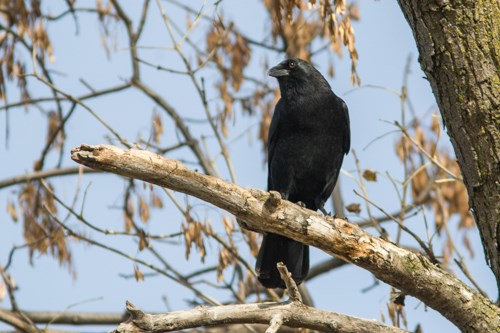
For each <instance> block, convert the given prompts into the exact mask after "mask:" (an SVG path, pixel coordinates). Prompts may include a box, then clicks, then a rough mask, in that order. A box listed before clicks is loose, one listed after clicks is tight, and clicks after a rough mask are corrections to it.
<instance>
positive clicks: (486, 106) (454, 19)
mask: <svg viewBox="0 0 500 333" xmlns="http://www.w3.org/2000/svg"><path fill="white" fill-rule="evenodd" d="M399 4H400V6H401V9H402V10H403V13H404V15H405V17H406V19H407V20H408V23H409V24H410V26H411V29H412V30H413V34H414V36H415V39H416V42H417V47H418V50H419V53H420V58H419V61H420V64H421V66H422V69H423V70H424V72H425V74H426V76H427V79H428V80H429V82H430V84H431V87H432V90H433V92H434V95H435V96H436V100H437V103H438V106H439V109H440V111H441V115H442V117H443V119H444V123H445V125H446V128H447V130H448V134H449V136H450V138H451V142H452V144H453V148H454V150H455V154H456V156H457V159H458V164H459V165H460V168H461V170H462V174H463V178H464V183H465V186H466V187H467V191H468V193H469V204H470V207H471V208H472V212H473V215H474V218H475V220H476V223H477V226H478V228H479V232H480V234H481V239H482V242H483V247H484V250H485V254H486V259H487V262H488V264H489V265H490V267H491V269H492V271H493V273H494V274H495V277H496V279H497V285H498V289H499V292H500V76H499V68H500V2H499V1H498V0H420V1H415V0H399Z"/></svg>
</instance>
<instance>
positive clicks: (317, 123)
mask: <svg viewBox="0 0 500 333" xmlns="http://www.w3.org/2000/svg"><path fill="white" fill-rule="evenodd" d="M268 75H270V76H273V77H275V78H277V79H278V83H279V87H280V92H281V98H280V100H279V101H278V103H277V104H276V107H275V110H274V114H273V118H272V121H271V125H270V128H269V136H268V163H269V165H268V180H267V187H268V190H269V191H270V190H274V191H278V192H279V193H280V194H281V196H282V197H283V198H284V199H286V200H289V201H291V202H294V203H299V204H301V205H303V206H305V207H306V208H308V209H311V210H314V211H316V210H318V209H319V210H321V212H323V214H325V215H326V214H327V212H326V211H325V209H324V204H325V202H326V200H327V199H328V197H329V196H330V195H331V193H332V191H333V188H334V187H335V183H336V182H337V177H338V175H339V172H340V167H341V166H342V161H343V159H344V154H345V155H347V153H348V152H349V148H350V129H349V114H348V110H347V105H346V104H345V102H344V101H343V100H342V99H340V98H339V97H338V96H336V95H335V94H334V93H333V92H332V90H331V87H330V85H329V84H328V82H327V81H326V79H325V78H324V77H323V75H321V73H320V72H319V71H318V70H317V69H316V68H314V67H313V66H312V65H311V64H309V63H308V62H306V61H304V60H301V59H298V58H291V59H286V60H284V61H283V62H281V63H280V64H278V65H277V66H275V67H273V68H271V69H270V70H269V71H268ZM280 261H282V262H283V263H284V264H285V265H286V267H287V269H288V271H289V272H291V273H292V278H293V279H294V281H295V282H296V283H297V284H300V283H301V282H302V281H303V280H304V279H305V278H306V276H307V273H308V271H309V247H308V246H307V245H304V244H302V243H300V242H297V241H295V240H292V239H289V238H286V237H284V236H281V235H276V234H272V233H268V234H265V235H264V238H263V241H262V244H261V247H260V250H259V254H258V256H257V263H256V265H255V270H256V272H257V276H258V279H259V281H260V282H261V284H262V285H263V286H264V287H266V288H283V289H284V288H285V284H284V282H283V280H281V278H280V274H279V271H278V269H277V267H276V264H277V263H278V262H280Z"/></svg>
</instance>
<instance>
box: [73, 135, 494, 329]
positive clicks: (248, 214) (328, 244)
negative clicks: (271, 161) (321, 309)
mask: <svg viewBox="0 0 500 333" xmlns="http://www.w3.org/2000/svg"><path fill="white" fill-rule="evenodd" d="M71 158H72V159H73V160H74V161H76V162H78V163H81V164H84V165H86V166H88V167H91V168H94V169H99V170H103V171H108V172H113V173H116V174H119V175H122V176H125V177H130V178H136V179H141V180H144V181H147V182H150V183H153V184H156V185H160V186H164V187H168V188H170V189H172V190H175V191H180V192H183V193H186V194H189V195H192V196H195V197H197V198H199V199H201V200H204V201H206V202H209V203H212V204H214V205H216V206H218V207H220V208H222V209H224V210H226V211H228V212H230V213H232V214H234V215H235V216H236V217H237V218H239V219H240V220H242V221H245V223H246V226H247V227H248V228H249V229H251V230H257V231H265V232H272V233H276V234H280V235H284V236H287V237H289V238H292V239H295V240H298V241H300V242H302V243H304V244H308V245H312V246H315V247H317V248H319V249H322V250H323V251H325V252H326V253H329V254H331V255H335V256H338V257H340V258H342V259H344V260H346V261H349V262H352V263H353V264H356V265H358V266H360V267H362V268H365V269H367V270H368V271H370V272H371V273H373V274H374V275H375V276H376V277H377V278H379V279H380V280H382V281H384V282H386V283H388V284H390V285H392V286H394V287H395V288H398V289H400V290H402V291H403V292H404V293H406V294H408V295H412V296H415V297H417V298H418V299H420V300H421V301H423V302H424V303H425V304H427V305H428V306H430V307H432V308H434V309H435V310H437V311H438V312H440V313H441V314H442V315H443V316H445V317H446V318H448V319H449V320H450V321H451V322H453V323H454V324H455V325H457V326H458V327H459V328H460V329H461V330H462V331H468V332H495V331H496V330H497V329H498V327H500V308H498V307H496V306H495V305H494V304H493V303H492V302H491V300H489V299H487V298H485V297H483V296H481V295H480V294H479V293H478V292H476V291H475V290H473V289H472V288H470V287H469V286H467V285H466V284H465V283H463V282H462V281H460V280H459V279H457V278H456V277H455V276H454V275H452V274H450V273H448V272H446V271H444V270H442V269H440V268H439V267H437V266H435V265H433V264H432V263H431V262H430V261H429V260H428V259H427V258H426V257H424V256H423V255H421V254H419V253H414V252H411V251H409V250H406V249H402V248H400V247H398V246H396V245H395V244H393V243H390V242H387V241H385V240H383V239H381V238H378V237H373V236H372V235H370V234H369V233H367V232H366V231H364V230H363V229H361V228H359V227H358V226H356V225H354V224H351V223H348V222H346V221H344V220H341V219H334V218H331V217H324V216H322V215H319V214H317V213H316V212H313V211H311V210H308V209H305V208H302V207H300V206H298V205H295V204H292V203H290V202H288V201H285V200H281V198H280V197H279V194H278V193H276V192H271V194H270V193H269V192H265V191H261V190H255V189H251V190H247V189H243V188H241V187H239V186H237V185H234V184H230V183H228V182H225V181H223V180H221V179H219V178H216V177H211V176H207V175H203V174H200V173H198V172H195V171H191V170H189V169H188V168H186V166H184V165H183V164H182V163H180V162H178V161H175V160H171V159H167V158H164V157H162V156H159V155H156V154H153V153H151V152H147V151H143V150H141V151H139V150H123V149H121V148H118V147H114V146H107V145H99V146H88V145H82V146H80V147H77V148H74V149H73V150H72V155H71Z"/></svg>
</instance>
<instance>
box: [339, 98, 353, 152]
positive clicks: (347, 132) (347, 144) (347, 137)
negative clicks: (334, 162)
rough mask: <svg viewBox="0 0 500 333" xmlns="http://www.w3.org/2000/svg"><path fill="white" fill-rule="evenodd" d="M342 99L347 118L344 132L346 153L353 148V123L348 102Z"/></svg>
mask: <svg viewBox="0 0 500 333" xmlns="http://www.w3.org/2000/svg"><path fill="white" fill-rule="evenodd" d="M341 101H342V111H343V112H344V116H345V119H346V127H345V133H344V146H343V147H342V148H344V153H345V154H346V155H347V154H349V149H351V129H350V128H351V124H350V121H349V110H348V109H347V104H345V102H344V101H343V100H341Z"/></svg>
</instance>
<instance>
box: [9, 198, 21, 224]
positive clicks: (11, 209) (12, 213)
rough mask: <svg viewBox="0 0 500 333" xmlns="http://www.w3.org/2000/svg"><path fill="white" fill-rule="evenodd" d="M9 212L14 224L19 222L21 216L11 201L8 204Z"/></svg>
mask: <svg viewBox="0 0 500 333" xmlns="http://www.w3.org/2000/svg"><path fill="white" fill-rule="evenodd" d="M7 212H8V213H9V215H10V217H11V218H12V220H13V221H14V222H17V221H18V219H19V216H18V215H17V211H16V206H14V204H13V203H12V202H10V201H9V202H8V203H7Z"/></svg>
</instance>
